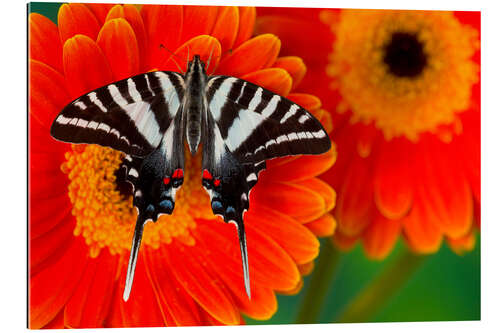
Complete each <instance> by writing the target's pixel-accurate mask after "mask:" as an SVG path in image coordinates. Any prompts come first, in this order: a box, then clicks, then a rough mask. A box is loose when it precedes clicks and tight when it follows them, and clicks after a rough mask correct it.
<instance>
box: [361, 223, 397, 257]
mask: <svg viewBox="0 0 500 333" xmlns="http://www.w3.org/2000/svg"><path fill="white" fill-rule="evenodd" d="M400 233H401V222H400V221H395V220H390V219H387V218H385V217H384V216H382V215H380V214H377V215H376V217H375V218H374V219H373V220H372V221H371V223H370V225H368V227H367V228H366V229H365V231H364V233H363V245H364V248H365V252H366V254H367V256H368V257H369V258H371V259H378V260H381V259H384V258H385V257H387V255H388V254H389V253H390V252H391V251H392V249H393V248H394V245H395V244H396V241H397V240H398V237H399V235H400Z"/></svg>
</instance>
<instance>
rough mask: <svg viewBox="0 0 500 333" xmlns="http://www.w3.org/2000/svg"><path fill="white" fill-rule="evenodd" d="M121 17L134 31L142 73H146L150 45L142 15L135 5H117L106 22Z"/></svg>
mask: <svg viewBox="0 0 500 333" xmlns="http://www.w3.org/2000/svg"><path fill="white" fill-rule="evenodd" d="M120 17H121V18H124V19H125V20H127V22H128V23H129V24H130V26H131V27H132V29H133V30H134V34H135V37H136V40H137V45H138V47H139V58H140V59H139V62H140V68H141V70H140V71H144V70H145V66H146V64H147V56H148V54H147V51H148V50H147V49H148V43H147V37H146V28H145V27H144V21H143V20H142V16H141V13H139V11H138V10H137V7H136V6H134V5H129V4H125V5H115V6H114V7H113V8H111V10H110V11H109V13H108V15H107V16H106V21H109V20H112V19H114V18H120Z"/></svg>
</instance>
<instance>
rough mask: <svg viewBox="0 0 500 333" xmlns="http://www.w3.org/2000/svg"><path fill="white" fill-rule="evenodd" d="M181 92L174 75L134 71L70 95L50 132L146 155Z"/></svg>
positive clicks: (64, 138) (178, 78)
mask: <svg viewBox="0 0 500 333" xmlns="http://www.w3.org/2000/svg"><path fill="white" fill-rule="evenodd" d="M183 94H184V79H183V77H182V76H181V75H180V74H177V73H175V72H150V73H145V74H140V75H137V76H134V77H131V78H128V79H125V80H121V81H118V82H115V83H112V84H109V85H107V86H104V87H101V88H99V89H96V90H94V91H91V92H89V93H87V94H85V95H83V96H80V97H79V98H77V99H75V100H74V101H73V102H71V103H70V104H68V105H67V106H66V107H65V108H64V109H63V110H62V111H61V113H60V114H59V115H58V116H57V118H56V119H55V120H54V122H53V124H52V127H51V130H50V133H51V135H52V136H53V137H54V138H55V139H57V140H60V141H65V142H71V143H94V144H99V145H101V146H106V147H111V148H113V149H117V150H120V151H122V152H124V153H126V154H129V155H134V156H146V155H148V154H149V153H151V152H152V151H153V150H154V149H155V148H157V147H158V145H159V144H160V142H161V140H162V138H163V135H164V133H165V132H166V130H167V128H168V127H169V126H170V123H171V121H172V119H173V118H174V117H175V115H176V113H177V111H178V110H179V108H180V105H181V101H182V98H183Z"/></svg>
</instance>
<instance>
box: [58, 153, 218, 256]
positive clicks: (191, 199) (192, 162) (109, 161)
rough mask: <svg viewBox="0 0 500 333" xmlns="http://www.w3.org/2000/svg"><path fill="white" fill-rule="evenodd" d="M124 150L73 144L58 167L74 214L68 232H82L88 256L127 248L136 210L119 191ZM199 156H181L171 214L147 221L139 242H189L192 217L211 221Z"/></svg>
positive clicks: (154, 246)
mask: <svg viewBox="0 0 500 333" xmlns="http://www.w3.org/2000/svg"><path fill="white" fill-rule="evenodd" d="M123 156H124V154H123V153H120V152H117V151H115V150H113V149H110V148H104V147H100V146H97V145H73V149H72V151H70V152H67V153H66V155H65V157H66V161H65V162H64V163H63V164H62V166H61V169H62V171H63V172H64V173H65V174H67V176H68V178H69V179H70V185H69V191H68V192H69V197H70V200H71V203H72V204H73V211H72V213H73V215H74V216H75V217H76V227H75V230H74V232H73V233H74V235H75V236H78V235H83V237H84V238H85V241H86V243H87V245H88V246H89V247H90V254H91V256H92V257H97V255H98V254H99V251H100V250H101V249H102V248H103V247H108V248H109V250H110V252H111V253H112V254H115V253H122V252H123V251H125V250H128V249H129V248H130V244H131V239H132V234H133V230H134V226H135V222H136V218H137V211H136V209H135V208H134V207H133V205H132V196H131V195H126V194H122V193H120V191H119V190H118V188H117V185H116V182H117V177H116V175H115V171H116V170H117V169H118V168H119V167H120V164H121V162H122V159H123ZM200 156H201V155H200V154H198V155H196V156H195V157H192V156H191V155H190V154H189V153H187V154H186V157H185V167H184V183H183V185H182V187H181V188H180V189H179V190H178V191H177V195H176V203H175V210H174V213H173V214H172V215H162V216H161V217H160V218H159V219H158V221H156V223H147V224H146V226H145V228H144V234H143V241H142V242H143V244H145V245H146V246H151V247H153V248H155V249H157V248H158V247H159V246H160V244H162V243H170V242H171V241H172V239H173V238H176V239H178V240H180V241H182V242H184V243H185V244H189V245H193V244H194V242H195V241H194V238H193V237H192V236H191V234H190V230H192V229H193V228H195V227H196V219H197V218H203V219H213V218H214V215H213V213H212V211H211V209H210V199H209V197H208V195H207V194H206V193H205V191H204V189H203V187H202V185H201V176H200V172H201V158H200Z"/></svg>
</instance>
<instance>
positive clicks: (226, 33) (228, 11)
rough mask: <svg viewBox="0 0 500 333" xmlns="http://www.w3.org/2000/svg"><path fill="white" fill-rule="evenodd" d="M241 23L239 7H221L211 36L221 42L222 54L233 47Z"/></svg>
mask: <svg viewBox="0 0 500 333" xmlns="http://www.w3.org/2000/svg"><path fill="white" fill-rule="evenodd" d="M239 23H240V22H239V12H238V7H234V6H227V7H226V6H225V7H219V13H218V15H217V21H216V22H215V25H214V28H213V30H212V33H211V34H210V35H212V36H213V37H215V38H217V40H218V41H219V42H220V45H221V49H222V54H225V53H226V51H227V50H229V49H231V48H232V47H233V45H234V41H235V40H236V35H237V34H238V25H239Z"/></svg>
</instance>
